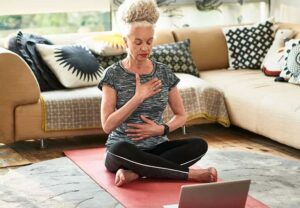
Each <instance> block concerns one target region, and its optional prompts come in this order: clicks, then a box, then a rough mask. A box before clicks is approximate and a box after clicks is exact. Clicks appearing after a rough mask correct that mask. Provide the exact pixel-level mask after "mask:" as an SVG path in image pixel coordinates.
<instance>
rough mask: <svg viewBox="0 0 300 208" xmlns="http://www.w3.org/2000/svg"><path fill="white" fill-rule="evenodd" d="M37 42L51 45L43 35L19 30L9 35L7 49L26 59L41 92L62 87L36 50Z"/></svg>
mask: <svg viewBox="0 0 300 208" xmlns="http://www.w3.org/2000/svg"><path fill="white" fill-rule="evenodd" d="M38 43H40V44H47V45H52V43H51V42H50V41H49V40H47V39H46V38H44V37H41V36H38V35H34V34H27V33H22V32H21V31H19V32H18V33H17V34H16V35H10V36H9V40H8V49H9V50H11V51H13V52H15V53H17V54H18V55H19V56H20V57H22V58H23V59H24V60H25V61H26V63H27V64H28V65H29V67H30V69H31V71H32V72H33V74H34V76H35V78H36V79H37V82H38V84H39V87H40V90H41V91H42V92H43V91H50V90H58V89H64V88H65V87H64V86H63V85H62V84H61V83H60V82H59V80H58V79H57V78H56V76H55V75H54V74H53V72H52V71H51V70H50V69H49V67H48V66H47V65H46V64H45V63H44V62H43V60H42V59H41V57H40V56H39V54H38V52H37V51H36V44H38Z"/></svg>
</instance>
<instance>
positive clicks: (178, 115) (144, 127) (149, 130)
mask: <svg viewBox="0 0 300 208" xmlns="http://www.w3.org/2000/svg"><path fill="white" fill-rule="evenodd" d="M168 102H169V105H170V107H171V110H172V111H173V114H174V116H173V117H172V119H171V120H170V121H169V122H168V123H167V125H168V126H169V131H174V130H175V129H177V128H179V127H181V126H183V125H184V124H185V122H186V113H185V110H184V106H183V102H182V98H181V96H180V94H179V91H178V88H177V87H176V86H175V87H173V88H172V89H171V90H170V92H169V96H168ZM141 119H142V120H143V121H144V123H142V124H137V123H128V124H127V126H128V127H129V128H128V129H127V130H126V132H127V136H129V137H131V138H132V140H142V139H145V138H147V137H151V136H161V135H162V134H163V133H164V127H163V126H162V125H159V124H157V123H155V122H154V121H152V120H150V119H147V118H146V117H145V116H143V115H141Z"/></svg>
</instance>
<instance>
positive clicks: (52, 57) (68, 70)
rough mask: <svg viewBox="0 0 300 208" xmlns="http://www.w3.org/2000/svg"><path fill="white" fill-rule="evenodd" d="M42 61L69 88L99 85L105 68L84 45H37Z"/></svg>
mask: <svg viewBox="0 0 300 208" xmlns="http://www.w3.org/2000/svg"><path fill="white" fill-rule="evenodd" d="M36 47H37V50H38V52H39V53H40V55H41V57H42V59H43V60H44V61H45V62H46V63H47V65H48V66H49V68H50V69H51V70H52V71H53V73H54V74H55V75H56V76H57V78H58V79H59V81H60V82H61V83H62V85H64V86H65V87H67V88H76V87H84V86H92V85H97V84H98V83H99V81H100V79H101V76H102V72H103V68H102V67H101V66H100V65H99V63H98V62H97V59H96V58H95V57H94V56H93V54H92V53H91V52H90V50H89V49H88V48H86V47H85V46H82V45H45V44H37V45H36Z"/></svg>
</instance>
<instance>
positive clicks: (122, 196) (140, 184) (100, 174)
mask: <svg viewBox="0 0 300 208" xmlns="http://www.w3.org/2000/svg"><path fill="white" fill-rule="evenodd" d="M104 152H105V148H93V149H81V150H68V151H64V153H65V155H66V156H67V157H68V158H69V159H71V160H72V161H73V162H74V163H75V164H77V165H78V166H79V167H80V168H81V169H82V170H83V171H84V172H85V173H86V174H88V175H89V176H90V177H91V178H92V179H93V180H94V181H95V182H96V183H98V184H99V185H100V186H101V187H102V188H103V189H105V190H106V191H107V192H109V193H110V194H111V195H112V196H113V197H115V198H116V199H117V200H118V201H119V202H120V203H121V204H123V206H125V207H129V208H140V207H151V208H156V207H160V208H161V207H163V205H166V204H177V203H178V202H179V195H180V188H181V186H182V185H186V184H193V182H186V181H174V180H157V179H155V180H154V179H139V180H136V181H134V182H132V183H129V184H126V185H125V186H122V187H117V186H115V183H114V180H115V175H114V174H113V173H110V172H109V171H107V170H106V168H105V166H104V161H103V156H104ZM265 207H267V206H266V205H264V204H263V203H261V202H259V201H257V200H256V199H254V198H253V197H251V196H249V195H248V198H247V202H246V208H265Z"/></svg>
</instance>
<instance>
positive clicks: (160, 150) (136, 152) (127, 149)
mask: <svg viewBox="0 0 300 208" xmlns="http://www.w3.org/2000/svg"><path fill="white" fill-rule="evenodd" d="M206 152H207V143H206V141H204V140H202V139H200V138H192V139H184V140H174V141H166V142H163V143H161V144H159V145H157V146H155V147H154V148H153V149H151V150H140V149H138V148H137V147H136V146H135V145H134V144H131V143H128V142H118V143H115V144H113V145H112V146H111V147H110V148H108V150H107V154H106V159H105V166H106V168H107V169H108V170H109V171H111V172H114V173H115V172H116V171H117V170H118V169H120V168H123V169H127V170H132V171H133V172H135V173H136V174H138V175H139V176H140V177H147V178H167V179H180V180H187V178H188V171H189V166H191V165H193V164H194V163H196V162H197V161H198V160H200V159H201V158H202V157H203V155H204V154H205V153H206Z"/></svg>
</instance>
